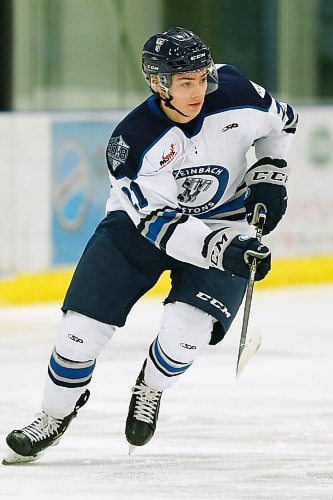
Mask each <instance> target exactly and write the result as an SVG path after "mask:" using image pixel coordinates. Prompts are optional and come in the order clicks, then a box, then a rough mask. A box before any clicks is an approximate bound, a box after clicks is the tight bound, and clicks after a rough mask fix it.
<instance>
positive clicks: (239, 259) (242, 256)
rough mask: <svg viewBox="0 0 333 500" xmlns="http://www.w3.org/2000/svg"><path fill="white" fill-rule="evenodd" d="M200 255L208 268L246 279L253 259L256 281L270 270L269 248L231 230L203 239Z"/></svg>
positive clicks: (214, 233)
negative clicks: (228, 272)
mask: <svg viewBox="0 0 333 500" xmlns="http://www.w3.org/2000/svg"><path fill="white" fill-rule="evenodd" d="M202 255H203V256H204V257H205V258H206V259H207V260H208V263H209V265H210V267H217V268H218V269H221V270H227V271H230V272H231V273H233V274H236V275H237V276H240V277H242V278H246V279H249V277H250V266H251V263H252V262H253V258H256V259H257V270H256V276H255V280H256V281H260V280H262V279H264V277H265V276H266V274H267V273H268V272H269V270H270V268H271V253H270V250H269V248H268V247H266V246H265V245H263V244H262V243H260V242H259V241H258V240H257V239H256V238H251V237H250V236H243V235H240V234H237V232H236V231H235V230H233V229H231V228H224V229H220V230H218V231H214V232H213V233H211V234H210V235H209V236H208V237H207V238H206V239H205V244H204V248H203V251H202Z"/></svg>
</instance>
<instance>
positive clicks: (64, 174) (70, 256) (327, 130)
mask: <svg viewBox="0 0 333 500" xmlns="http://www.w3.org/2000/svg"><path fill="white" fill-rule="evenodd" d="M296 108H297V110H298V111H299V113H300V124H299V129H298V132H297V134H296V136H295V140H294V142H293V145H292V149H291V152H290V155H289V163H290V165H291V171H292V173H291V176H290V181H289V189H288V191H289V205H288V212H287V215H286V216H285V217H284V219H283V221H282V222H281V224H280V225H279V226H278V229H277V230H276V231H274V233H273V234H272V235H269V236H268V237H266V238H265V243H266V244H268V245H269V246H270V248H271V250H272V255H273V268H272V271H271V273H270V275H269V276H268V277H267V278H266V279H265V281H264V282H263V283H260V284H258V287H266V286H278V285H286V284H291V285H292V284H301V283H320V282H330V281H333V224H332V223H331V221H332V217H333V198H332V195H331V186H332V185H333V147H332V144H333V107H332V106H321V107H320V106H312V107H311V106H300V107H297V106H296ZM124 114H125V111H118V112H95V113H88V112H75V113H59V112H57V113H49V112H45V113H42V112H39V113H1V114H0V164H1V169H0V211H1V213H2V214H5V217H1V218H0V234H1V241H2V243H1V245H0V304H15V303H27V302H30V303H31V302H44V301H51V300H56V301H58V300H61V298H62V297H63V294H64V292H65V290H66V288H67V286H68V283H69V280H70V278H71V275H72V273H73V269H74V266H75V264H76V262H77V261H78V259H79V258H80V255H81V253H82V250H83V248H84V247H85V244H86V242H87V241H88V239H89V237H90V235H91V234H92V233H93V231H94V229H95V227H96V225H97V223H98V221H99V220H101V218H102V217H103V216H104V204H105V200H106V198H107V196H108V190H109V181H108V177H107V169H106V162H105V146H106V143H107V140H108V137H109V136H110V134H111V133H112V131H113V129H114V128H115V126H116V125H117V123H118V122H119V120H120V119H121V118H122V117H123V116H124ZM251 156H252V153H250V154H249V163H251V162H252V161H253V158H251ZM167 286H168V276H167V275H165V276H163V277H162V279H161V280H160V282H159V283H158V284H157V286H156V287H155V288H154V290H153V291H152V292H151V293H152V294H154V295H164V294H165V293H166V289H167Z"/></svg>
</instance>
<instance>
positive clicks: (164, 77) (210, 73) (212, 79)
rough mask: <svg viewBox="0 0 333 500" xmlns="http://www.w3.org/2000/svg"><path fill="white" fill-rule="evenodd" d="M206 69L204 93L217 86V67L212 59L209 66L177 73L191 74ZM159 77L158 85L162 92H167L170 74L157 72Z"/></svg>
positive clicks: (170, 82)
mask: <svg viewBox="0 0 333 500" xmlns="http://www.w3.org/2000/svg"><path fill="white" fill-rule="evenodd" d="M204 69H206V70H207V90H206V94H210V93H212V92H214V91H215V90H216V89H217V88H218V74H217V69H216V66H215V64H214V63H213V61H212V62H211V64H210V65H209V66H206V67H203V68H198V69H195V70H193V71H186V72H184V73H177V74H178V75H193V74H196V73H200V72H202V70H204ZM156 76H157V77H158V79H159V82H160V86H161V88H162V90H164V92H167V93H169V89H170V87H171V85H172V74H167V73H159V74H158V75H156Z"/></svg>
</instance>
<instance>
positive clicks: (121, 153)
mask: <svg viewBox="0 0 333 500" xmlns="http://www.w3.org/2000/svg"><path fill="white" fill-rule="evenodd" d="M142 69H143V73H144V76H145V78H146V80H147V83H148V85H149V87H150V89H151V91H152V92H153V95H152V96H151V97H150V98H149V99H147V100H146V101H145V102H143V103H142V104H141V105H139V106H138V107H137V108H136V109H134V111H132V112H131V113H130V114H129V115H128V116H127V117H126V118H125V119H124V120H123V121H122V122H121V123H120V124H119V125H118V126H117V127H116V129H115V130H114V132H113V134H112V136H111V139H110V141H109V144H108V147H107V164H108V168H109V175H110V181H111V190H110V198H109V200H108V202H107V206H106V213H107V215H106V217H105V219H104V220H103V221H102V222H101V223H100V224H99V226H98V227H97V229H96V232H95V234H94V235H93V236H92V238H91V240H90V241H89V243H88V245H87V247H86V249H85V251H84V253H83V255H82V258H81V260H80V262H79V263H78V266H77V268H76V271H75V274H74V276H73V279H72V282H71V284H70V286H69V289H68V292H67V294H66V297H65V300H64V304H63V307H62V311H63V316H62V319H61V323H60V328H59V332H58V335H57V338H56V341H55V346H54V349H53V352H52V355H51V359H50V362H49V367H48V377H47V380H46V385H45V390H44V396H43V401H42V412H41V413H40V414H38V415H37V416H36V419H35V420H34V421H33V422H32V423H31V424H30V425H28V426H27V427H24V428H23V429H21V430H14V431H12V432H11V433H10V434H9V435H8V436H7V443H8V445H9V447H10V449H11V452H10V454H9V456H8V457H7V458H6V460H5V462H4V463H18V462H23V461H32V460H35V459H37V458H38V457H39V455H40V453H41V452H42V451H43V450H44V449H45V448H47V447H48V446H51V445H54V444H56V443H57V442H58V441H59V440H60V438H61V436H62V434H63V433H64V432H65V431H66V429H67V427H68V425H69V423H70V422H71V420H72V419H73V418H74V417H75V416H76V414H77V411H78V409H79V408H80V407H81V406H82V405H83V404H85V402H86V401H87V398H88V396H89V391H88V389H87V386H88V384H89V382H90V380H91V377H92V374H93V370H94V367H95V360H96V358H97V356H98V354H99V353H100V351H101V349H102V348H103V347H104V345H105V344H106V343H107V342H108V341H109V340H110V339H111V337H112V336H113V334H114V331H115V328H116V327H121V326H123V325H124V324H125V321H126V318H127V315H128V313H129V312H130V310H131V308H132V306H133V305H134V304H135V303H136V302H137V301H138V299H139V298H140V297H141V296H142V295H143V294H145V293H146V292H147V291H148V290H149V289H151V288H152V287H153V286H154V284H155V283H156V282H157V280H158V278H159V277H160V275H161V274H162V272H163V271H165V270H170V271H171V278H172V285H171V290H170V293H169V295H168V297H167V298H166V299H165V302H164V312H163V316H162V320H161V326H160V330H159V332H158V335H157V337H156V338H155V340H154V341H153V343H152V345H151V346H150V349H149V353H148V355H147V358H146V359H145V361H144V364H143V367H142V370H141V372H140V374H139V376H138V378H137V380H136V383H135V386H134V388H133V393H132V398H131V401H130V407H129V412H128V417H127V421H126V430H125V434H126V438H127V440H128V442H129V443H130V444H131V445H133V446H142V445H144V444H146V443H147V442H148V441H149V440H150V439H151V437H152V436H153V434H154V431H155V427H156V421H157V417H158V412H159V406H160V400H161V396H162V393H163V391H164V390H165V389H166V388H168V387H169V386H171V385H172V384H173V383H174V382H175V381H176V380H178V379H179V378H180V377H181V375H182V374H183V373H185V372H186V371H187V370H188V369H189V368H190V366H191V365H192V364H193V362H194V360H195V359H196V357H197V356H198V355H199V353H200V352H201V351H202V350H203V349H204V348H205V347H206V346H207V345H208V344H210V345H214V344H217V343H218V342H220V341H221V340H222V339H223V337H224V336H225V334H226V332H227V330H228V328H229V327H230V325H231V323H232V321H233V319H234V318H235V315H236V313H237V311H238V309H239V307H240V304H241V302H242V299H243V296H244V291H245V288H246V283H247V279H248V278H249V263H251V260H252V259H253V258H254V257H255V258H256V259H257V263H258V265H257V273H256V279H257V280H261V279H263V278H264V277H265V276H266V274H267V273H268V271H269V269H270V251H269V249H268V248H267V247H266V246H265V245H263V244H261V243H260V242H259V241H258V240H257V239H256V238H255V237H253V234H255V233H254V226H255V225H256V223H257V218H258V209H259V207H264V209H265V211H266V213H267V219H266V224H265V226H264V234H268V233H269V232H270V231H272V230H273V229H274V228H275V227H276V225H277V224H278V222H279V221H280V220H281V218H282V216H283V215H284V213H285V211H286V206H287V191H286V183H287V178H288V169H287V161H286V156H287V152H288V149H289V145H290V142H291V139H292V136H293V133H294V132H295V127H296V122H297V117H296V116H295V114H294V112H293V110H292V108H291V107H290V106H289V105H287V104H283V103H279V102H278V101H277V100H275V99H274V98H273V97H272V96H271V95H270V94H269V93H268V92H267V91H266V90H265V89H264V88H263V87H261V86H260V85H257V84H256V83H253V82H251V81H250V80H248V79H247V78H246V77H245V76H244V75H243V74H242V73H241V72H240V71H239V70H238V69H236V68H235V67H233V66H230V65H227V64H224V65H215V64H214V62H213V60H212V57H211V54H210V51H209V49H208V47H207V46H206V45H205V44H204V43H203V42H202V41H201V40H200V39H199V38H198V37H197V36H196V35H195V34H194V33H192V32H191V31H188V30H186V29H183V28H173V29H170V30H169V31H166V32H165V33H161V34H157V35H154V36H152V37H151V38H150V39H149V40H148V41H147V42H146V44H145V45H144V48H143V58H142ZM251 146H254V148H255V154H256V158H257V161H256V162H255V163H254V164H253V165H250V166H249V165H248V163H247V158H246V154H247V152H248V150H249V149H250V148H251Z"/></svg>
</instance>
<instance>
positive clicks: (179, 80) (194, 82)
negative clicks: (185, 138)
mask: <svg viewBox="0 0 333 500" xmlns="http://www.w3.org/2000/svg"><path fill="white" fill-rule="evenodd" d="M207 75H208V72H207V69H206V68H203V69H200V70H197V71H194V72H193V73H179V74H177V75H173V78H172V85H171V87H170V89H169V93H170V94H171V95H172V97H173V99H172V104H173V105H174V106H175V108H177V109H179V111H181V112H182V113H184V115H186V116H188V117H189V119H190V120H192V119H193V118H195V117H196V116H197V115H198V114H199V113H200V111H201V108H202V106H203V103H204V100H205V94H206V90H207Z"/></svg>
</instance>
